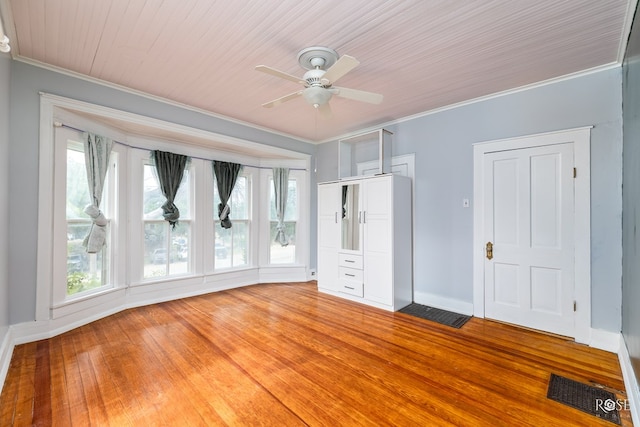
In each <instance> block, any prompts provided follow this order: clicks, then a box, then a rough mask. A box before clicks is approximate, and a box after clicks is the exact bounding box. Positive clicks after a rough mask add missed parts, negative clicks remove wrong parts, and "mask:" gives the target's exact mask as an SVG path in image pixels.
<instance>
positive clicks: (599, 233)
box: [317, 68, 622, 332]
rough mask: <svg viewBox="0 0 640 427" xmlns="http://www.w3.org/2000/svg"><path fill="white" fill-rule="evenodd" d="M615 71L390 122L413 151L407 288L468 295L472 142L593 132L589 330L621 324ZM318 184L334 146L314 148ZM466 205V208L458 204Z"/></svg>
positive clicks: (403, 149) (325, 176) (332, 167)
mask: <svg viewBox="0 0 640 427" xmlns="http://www.w3.org/2000/svg"><path fill="white" fill-rule="evenodd" d="M621 104H622V99H621V70H620V69H619V68H617V69H612V70H607V71H601V72H598V73H593V74H590V75H586V76H582V77H578V78H574V79H571V80H566V81H562V82H557V83H554V84H549V85H546V86H541V87H537V88H533V89H529V90H525V91H521V92H517V93H512V94H509V95H504V96H500V97H496V98H493V99H489V100H485V101H481V102H476V103H473V104H470V105H466V106H461V107H458V108H453V109H450V110H446V111H442V112H439V113H434V114H430V115H427V116H424V117H421V118H416V119H413V120H410V121H406V122H402V123H398V124H396V125H393V126H388V129H389V130H391V131H392V132H394V138H393V144H394V146H393V153H394V155H400V154H408V153H415V158H416V179H415V194H416V200H415V202H414V203H415V215H416V218H415V225H416V227H415V230H414V244H415V254H414V291H415V292H421V293H428V294H435V295H437V296H441V297H448V298H452V299H456V300H461V301H465V302H469V303H471V302H472V298H473V283H472V280H473V277H472V273H473V260H472V240H473V209H472V208H473V150H472V144H473V143H475V142H481V141H489V140H494V139H501V138H508V137H515V136H521V135H528V134H533V133H540V132H548V131H555V130H563V129H569V128H575V127H581V126H595V127H594V128H593V129H592V132H591V156H592V157H591V159H592V160H591V223H592V226H591V233H592V234H591V241H592V247H591V251H592V252H591V253H592V262H591V265H592V272H591V273H592V326H593V327H594V328H597V329H603V330H607V331H612V332H620V328H621V313H620V307H621V292H622V291H621V276H622V263H621V259H622V243H621V242H622V236H621V221H622V220H621V214H622V211H621V209H622V188H621V185H622V111H621ZM317 158H318V182H322V181H326V180H332V179H335V178H336V177H337V169H336V161H337V160H336V159H337V144H336V143H335V142H329V143H326V144H323V145H321V146H320V147H318V152H317ZM463 198H468V199H471V209H465V208H463V207H462V199H463Z"/></svg>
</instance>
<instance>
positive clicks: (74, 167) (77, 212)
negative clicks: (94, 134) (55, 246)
mask: <svg viewBox="0 0 640 427" xmlns="http://www.w3.org/2000/svg"><path fill="white" fill-rule="evenodd" d="M66 181H67V182H66V190H67V200H66V217H67V233H66V234H67V295H74V294H77V293H80V292H85V291H89V290H92V289H96V288H99V287H102V286H105V285H106V284H108V283H109V278H108V275H107V272H108V266H109V260H108V254H109V251H108V250H107V248H108V247H109V225H107V241H106V242H105V246H104V248H103V249H102V250H100V252H99V253H97V254H88V253H87V250H86V248H85V247H84V246H82V242H83V241H84V239H85V237H86V236H87V234H88V233H89V230H90V228H91V220H90V218H89V216H88V215H87V214H86V213H84V208H85V207H86V206H87V205H88V204H90V203H91V197H90V195H89V185H88V183H87V172H86V167H85V164H84V152H83V147H82V144H81V143H79V142H75V141H68V142H67V180H66ZM108 192H109V176H108V175H107V177H106V178H105V183H104V191H103V200H102V201H101V210H102V211H103V213H104V215H105V216H107V218H108V212H109V209H108V206H107V203H106V202H105V198H106V197H105V196H106V194H107V193H108Z"/></svg>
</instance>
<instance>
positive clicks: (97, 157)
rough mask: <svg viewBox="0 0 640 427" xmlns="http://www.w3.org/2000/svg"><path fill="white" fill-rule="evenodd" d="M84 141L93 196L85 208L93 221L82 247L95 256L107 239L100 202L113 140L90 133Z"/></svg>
mask: <svg viewBox="0 0 640 427" xmlns="http://www.w3.org/2000/svg"><path fill="white" fill-rule="evenodd" d="M82 139H83V144H84V164H85V168H86V170H87V184H89V194H90V195H91V203H90V204H88V205H87V206H86V207H85V208H84V212H85V213H86V214H87V215H89V216H90V217H91V220H92V223H91V228H90V229H89V234H87V236H86V237H85V238H84V241H83V242H82V245H83V246H84V247H85V248H86V249H87V252H88V253H90V254H95V253H97V252H99V251H100V250H101V249H102V247H103V246H104V242H105V240H106V238H107V224H108V221H107V219H106V218H105V216H104V214H103V213H102V211H101V210H100V200H102V191H103V189H104V180H105V178H106V177H107V170H108V169H109V156H110V155H111V148H112V147H113V140H111V139H110V138H106V137H104V136H99V135H94V134H92V133H89V132H85V133H83V135H82Z"/></svg>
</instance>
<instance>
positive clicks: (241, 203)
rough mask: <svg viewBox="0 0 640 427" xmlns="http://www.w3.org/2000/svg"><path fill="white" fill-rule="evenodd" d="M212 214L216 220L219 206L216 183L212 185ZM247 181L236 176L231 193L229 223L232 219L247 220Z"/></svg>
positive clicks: (244, 177)
mask: <svg viewBox="0 0 640 427" xmlns="http://www.w3.org/2000/svg"><path fill="white" fill-rule="evenodd" d="M213 184H214V185H213V208H214V209H213V213H214V215H215V218H216V219H218V205H219V204H220V193H218V183H217V181H216V180H214V183H213ZM248 185H249V179H248V178H247V177H246V176H238V179H237V180H236V185H235V186H234V187H233V191H231V198H230V200H229V207H230V209H231V215H230V217H231V222H232V223H233V220H234V219H249V188H248Z"/></svg>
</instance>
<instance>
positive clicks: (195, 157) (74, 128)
mask: <svg viewBox="0 0 640 427" xmlns="http://www.w3.org/2000/svg"><path fill="white" fill-rule="evenodd" d="M53 126H54V127H63V128H67V129H72V130H75V131H78V132H83V133H84V132H88V131H86V130H82V129H78V128H76V127H73V126H69V125H67V124H64V123H62V122H57V121H56V122H53ZM113 142H115V143H116V144H120V145H124V146H125V147H128V148H135V149H137V150H149V149H148V148H143V147H137V146H135V145H131V144H127V143H125V142H121V141H116V140H113ZM149 151H152V150H149ZM188 157H190V158H192V159H198V160H205V161H214V160H215V159H209V158H204V157H197V156H188ZM242 166H243V167H248V168H254V169H273V168H272V167H268V166H253V165H242ZM289 170H292V171H306V170H307V169H305V168H289Z"/></svg>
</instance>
